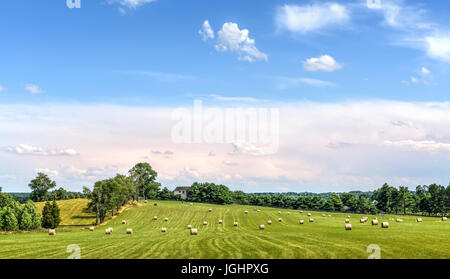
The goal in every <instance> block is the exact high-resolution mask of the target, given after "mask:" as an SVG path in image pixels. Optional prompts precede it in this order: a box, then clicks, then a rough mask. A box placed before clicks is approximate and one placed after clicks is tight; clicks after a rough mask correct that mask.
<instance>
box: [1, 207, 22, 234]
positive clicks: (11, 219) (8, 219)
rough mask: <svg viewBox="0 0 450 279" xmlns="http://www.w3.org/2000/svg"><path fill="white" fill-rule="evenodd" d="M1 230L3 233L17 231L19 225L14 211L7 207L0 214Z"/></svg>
mask: <svg viewBox="0 0 450 279" xmlns="http://www.w3.org/2000/svg"><path fill="white" fill-rule="evenodd" d="M2 220H3V221H2V229H3V230H5V231H17V230H18V229H19V224H18V221H17V217H16V214H15V212H14V209H12V208H11V207H7V208H6V209H5V210H4V212H3V214H2Z"/></svg>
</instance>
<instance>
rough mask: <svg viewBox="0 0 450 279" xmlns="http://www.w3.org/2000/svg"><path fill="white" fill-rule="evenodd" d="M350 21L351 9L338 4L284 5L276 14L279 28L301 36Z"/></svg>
mask: <svg viewBox="0 0 450 279" xmlns="http://www.w3.org/2000/svg"><path fill="white" fill-rule="evenodd" d="M349 19H350V11H349V9H348V8H347V7H345V6H344V5H341V4H338V3H323V4H313V5H304V6H297V5H284V6H282V7H279V8H278V10H277V13H276V22H277V25H278V27H279V28H281V29H285V30H288V31H291V32H294V33H299V34H305V33H309V32H312V31H317V30H320V29H324V28H328V27H336V26H339V25H343V24H345V23H347V22H348V21H349Z"/></svg>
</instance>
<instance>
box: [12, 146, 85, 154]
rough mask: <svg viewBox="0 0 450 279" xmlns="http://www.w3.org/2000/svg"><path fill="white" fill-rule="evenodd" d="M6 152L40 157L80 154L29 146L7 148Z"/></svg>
mask: <svg viewBox="0 0 450 279" xmlns="http://www.w3.org/2000/svg"><path fill="white" fill-rule="evenodd" d="M5 150H7V151H8V152H11V153H15V154H19V155H38V156H76V155H78V152H77V151H76V150H74V149H71V148H69V149H44V148H42V147H35V146H31V145H27V144H19V145H16V146H9V147H6V148H5Z"/></svg>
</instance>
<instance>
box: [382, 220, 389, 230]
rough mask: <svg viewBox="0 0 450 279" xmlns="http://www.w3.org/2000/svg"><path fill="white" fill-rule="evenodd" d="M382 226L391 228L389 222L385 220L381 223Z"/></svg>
mask: <svg viewBox="0 0 450 279" xmlns="http://www.w3.org/2000/svg"><path fill="white" fill-rule="evenodd" d="M381 227H382V228H383V229H387V228H389V223H388V222H383V223H381Z"/></svg>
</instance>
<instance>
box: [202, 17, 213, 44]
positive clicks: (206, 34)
mask: <svg viewBox="0 0 450 279" xmlns="http://www.w3.org/2000/svg"><path fill="white" fill-rule="evenodd" d="M198 33H199V34H200V36H202V39H203V40H204V41H206V40H208V39H214V30H213V29H212V28H211V25H210V24H209V21H208V20H205V21H204V22H203V25H202V28H201V29H200V30H199V31H198Z"/></svg>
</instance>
